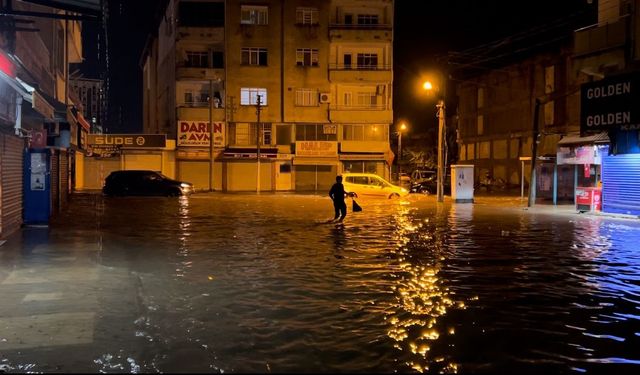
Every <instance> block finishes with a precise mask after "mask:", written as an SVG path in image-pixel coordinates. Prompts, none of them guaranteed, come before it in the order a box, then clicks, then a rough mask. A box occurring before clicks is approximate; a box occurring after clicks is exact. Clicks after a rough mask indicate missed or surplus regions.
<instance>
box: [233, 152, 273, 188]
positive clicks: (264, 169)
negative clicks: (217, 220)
mask: <svg viewBox="0 0 640 375" xmlns="http://www.w3.org/2000/svg"><path fill="white" fill-rule="evenodd" d="M277 158H278V149H277V148H275V147H261V148H260V167H259V168H258V164H257V163H256V160H257V153H256V149H255V148H229V149H227V150H225V151H224V153H223V155H222V161H223V163H224V164H223V169H222V176H223V185H222V190H224V191H257V190H258V189H259V190H260V191H274V190H275V189H276V179H275V177H276V170H275V168H276V166H277V165H279V164H278V162H277ZM258 169H259V170H260V182H259V184H260V186H258V178H257V176H258Z"/></svg>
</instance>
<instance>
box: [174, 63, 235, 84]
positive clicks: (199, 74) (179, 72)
mask: <svg viewBox="0 0 640 375" xmlns="http://www.w3.org/2000/svg"><path fill="white" fill-rule="evenodd" d="M176 78H177V79H178V80H181V79H193V80H205V81H208V80H213V81H223V80H224V69H222V68H207V67H193V66H186V65H185V64H177V65H176Z"/></svg>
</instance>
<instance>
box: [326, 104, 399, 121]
mask: <svg viewBox="0 0 640 375" xmlns="http://www.w3.org/2000/svg"><path fill="white" fill-rule="evenodd" d="M329 118H330V119H331V122H338V123H351V124H358V123H370V122H376V123H392V122H393V111H392V110H391V107H387V106H385V105H371V106H345V105H332V106H330V107H329Z"/></svg>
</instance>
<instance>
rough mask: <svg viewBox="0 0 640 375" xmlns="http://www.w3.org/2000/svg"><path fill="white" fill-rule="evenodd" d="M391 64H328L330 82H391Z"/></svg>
mask: <svg viewBox="0 0 640 375" xmlns="http://www.w3.org/2000/svg"><path fill="white" fill-rule="evenodd" d="M392 78H393V76H392V71H391V65H377V66H354V65H343V64H329V81H331V82H360V81H367V82H391V80H392Z"/></svg>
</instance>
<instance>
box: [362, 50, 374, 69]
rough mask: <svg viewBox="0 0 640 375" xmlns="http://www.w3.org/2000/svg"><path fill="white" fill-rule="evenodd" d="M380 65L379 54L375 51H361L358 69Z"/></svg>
mask: <svg viewBox="0 0 640 375" xmlns="http://www.w3.org/2000/svg"><path fill="white" fill-rule="evenodd" d="M377 67H378V55H377V54H375V53H359V54H358V69H371V68H377Z"/></svg>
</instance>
